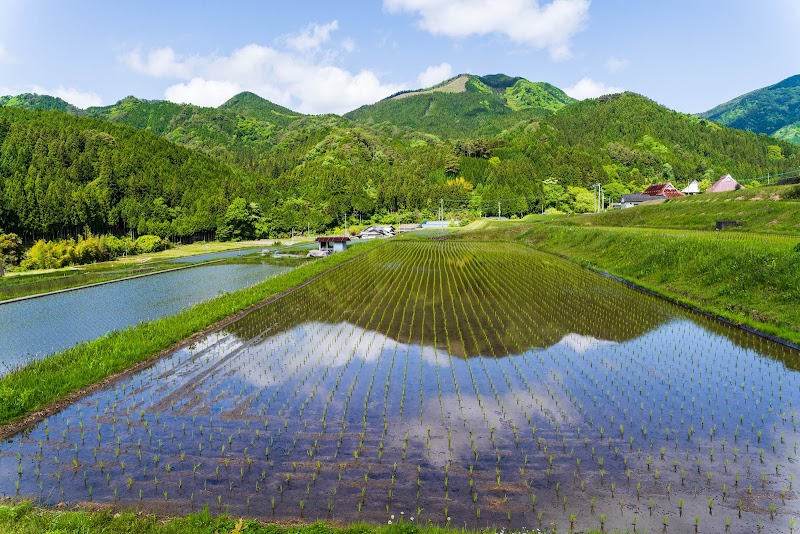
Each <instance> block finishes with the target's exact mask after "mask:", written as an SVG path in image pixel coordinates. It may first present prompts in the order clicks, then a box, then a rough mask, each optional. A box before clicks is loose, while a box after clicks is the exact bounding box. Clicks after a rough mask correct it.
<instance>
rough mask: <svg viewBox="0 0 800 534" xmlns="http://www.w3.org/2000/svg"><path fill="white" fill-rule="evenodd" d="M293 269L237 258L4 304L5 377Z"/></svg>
mask: <svg viewBox="0 0 800 534" xmlns="http://www.w3.org/2000/svg"><path fill="white" fill-rule="evenodd" d="M289 269H290V267H288V266H286V265H282V264H278V263H275V262H272V263H270V262H269V260H264V261H263V262H262V261H259V262H250V263H244V262H242V263H238V260H237V262H236V263H233V262H231V263H218V264H212V265H205V266H200V267H194V268H191V269H184V270H179V271H170V272H164V273H157V274H153V275H151V276H146V277H141V278H131V279H127V280H120V281H117V282H114V283H111V284H105V285H100V286H93V287H86V288H81V289H76V290H74V291H69V292H66V293H56V294H52V295H47V296H44V297H40V298H35V299H30V300H23V301H19V302H9V303H6V304H0V340H2V341H1V342H0V376H2V375H4V374H6V373H7V372H8V371H10V370H11V369H13V368H15V367H17V366H20V365H24V364H25V363H27V362H30V361H32V360H36V359H40V358H43V357H45V356H47V355H48V354H52V353H55V352H59V351H62V350H66V349H68V348H69V347H72V346H73V345H76V344H78V343H81V342H84V341H91V340H92V339H96V338H98V337H100V336H102V335H104V334H106V333H107V332H110V331H112V330H121V329H124V328H127V327H130V326H133V325H136V324H138V323H141V322H144V321H152V320H154V319H158V318H160V317H166V316H167V315H172V314H174V313H178V312H179V311H181V310H182V309H183V308H188V307H189V306H192V305H194V304H197V303H198V302H202V301H204V300H208V299H210V298H213V297H216V296H219V295H220V294H221V293H225V292H231V291H236V290H237V289H241V288H243V287H248V286H252V285H254V284H257V283H258V282H262V281H264V280H266V279H267V278H268V277H270V276H275V275H277V274H280V273H282V272H285V271H287V270H289Z"/></svg>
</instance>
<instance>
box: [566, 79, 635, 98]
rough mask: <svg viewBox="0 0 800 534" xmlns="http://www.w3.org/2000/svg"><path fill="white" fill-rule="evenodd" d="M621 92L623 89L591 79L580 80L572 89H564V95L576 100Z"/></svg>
mask: <svg viewBox="0 0 800 534" xmlns="http://www.w3.org/2000/svg"><path fill="white" fill-rule="evenodd" d="M622 91H623V89H622V88H620V87H613V86H610V85H606V84H604V83H603V82H598V81H595V80H593V79H591V78H581V79H580V80H579V81H578V83H576V84H575V85H573V86H572V87H566V88H564V92H565V93H567V94H568V95H569V96H571V97H572V98H575V99H577V100H584V99H586V98H596V97H598V96H602V95H608V94H612V93H621V92H622Z"/></svg>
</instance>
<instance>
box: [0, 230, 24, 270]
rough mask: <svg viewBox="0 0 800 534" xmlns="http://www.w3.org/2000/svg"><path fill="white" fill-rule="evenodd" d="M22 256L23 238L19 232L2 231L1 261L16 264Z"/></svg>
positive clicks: (0, 240)
mask: <svg viewBox="0 0 800 534" xmlns="http://www.w3.org/2000/svg"><path fill="white" fill-rule="evenodd" d="M20 257H22V239H21V238H20V237H19V236H18V235H17V234H3V233H0V261H2V262H3V263H4V264H5V265H6V266H10V265H16V264H18V263H19V260H20Z"/></svg>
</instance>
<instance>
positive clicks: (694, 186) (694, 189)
mask: <svg viewBox="0 0 800 534" xmlns="http://www.w3.org/2000/svg"><path fill="white" fill-rule="evenodd" d="M699 192H700V185H699V184H698V183H697V180H695V181H693V182H692V183H690V184H689V185H687V186H686V187H685V188H684V189H681V193H687V194H689V193H699Z"/></svg>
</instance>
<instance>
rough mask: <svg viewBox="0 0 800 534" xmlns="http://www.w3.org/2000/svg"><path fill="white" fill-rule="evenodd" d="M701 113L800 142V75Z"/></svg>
mask: <svg viewBox="0 0 800 534" xmlns="http://www.w3.org/2000/svg"><path fill="white" fill-rule="evenodd" d="M701 116H702V117H703V118H706V119H709V120H712V121H714V122H718V123H720V124H724V125H725V126H730V127H731V128H739V129H741V130H750V131H752V132H756V133H764V134H767V135H775V136H776V137H778V138H780V139H784V140H786V141H792V142H795V143H800V135H798V129H800V74H799V75H796V76H792V77H791V78H787V79H785V80H783V81H781V82H779V83H776V84H775V85H771V86H769V87H764V88H763V89H757V90H755V91H751V92H749V93H747V94H745V95H742V96H739V97H737V98H734V99H733V100H731V101H729V102H726V103H724V104H721V105H719V106H717V107H715V108H714V109H711V110H709V111H706V112H705V113H702V114H701ZM786 128H788V130H787V129H786Z"/></svg>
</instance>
